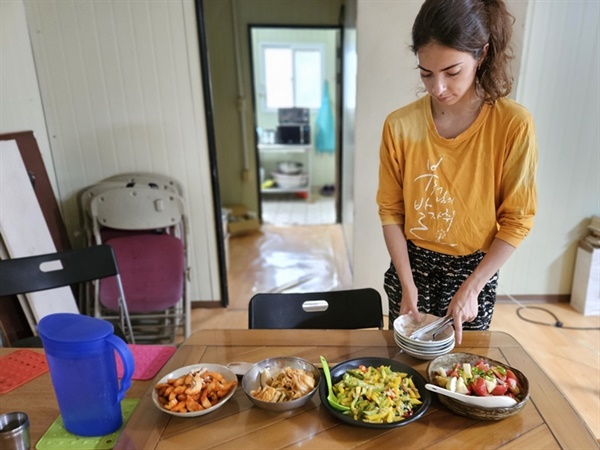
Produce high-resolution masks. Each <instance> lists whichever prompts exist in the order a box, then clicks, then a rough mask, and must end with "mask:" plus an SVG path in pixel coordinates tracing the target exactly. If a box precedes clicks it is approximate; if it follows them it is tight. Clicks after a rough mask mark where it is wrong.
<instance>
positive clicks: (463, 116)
mask: <svg viewBox="0 0 600 450" xmlns="http://www.w3.org/2000/svg"><path fill="white" fill-rule="evenodd" d="M482 107H483V101H482V100H481V99H478V101H477V102H473V104H472V105H469V106H467V107H465V108H464V109H461V110H460V111H457V110H456V109H455V108H451V109H448V110H444V109H443V108H441V107H440V105H439V104H438V103H437V102H435V101H434V100H433V99H432V104H431V110H432V116H433V122H434V124H435V127H436V129H437V132H438V134H439V135H440V136H441V137H443V138H446V139H454V138H456V137H457V136H459V135H460V134H461V133H464V132H465V131H466V130H467V129H468V128H469V127H470V126H471V125H472V124H473V122H475V120H477V117H478V116H479V113H480V112H481V108H482Z"/></svg>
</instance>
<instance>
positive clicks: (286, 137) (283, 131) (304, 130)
mask: <svg viewBox="0 0 600 450" xmlns="http://www.w3.org/2000/svg"><path fill="white" fill-rule="evenodd" d="M275 139H276V142H277V143H278V144H292V145H293V144H296V145H298V144H310V125H306V124H295V125H293V124H287V125H279V126H278V127H277V134H276V137H275Z"/></svg>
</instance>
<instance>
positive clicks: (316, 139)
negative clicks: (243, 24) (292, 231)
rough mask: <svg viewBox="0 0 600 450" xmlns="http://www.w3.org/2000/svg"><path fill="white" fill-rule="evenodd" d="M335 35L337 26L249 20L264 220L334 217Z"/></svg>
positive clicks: (315, 221) (309, 221)
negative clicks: (281, 24)
mask: <svg viewBox="0 0 600 450" xmlns="http://www.w3.org/2000/svg"><path fill="white" fill-rule="evenodd" d="M339 35H340V32H339V30H338V29H323V28H279V27H251V39H252V61H253V64H252V66H253V87H254V105H255V124H256V142H257V161H258V167H259V169H258V170H259V183H260V206H261V207H260V210H261V220H262V222H263V223H265V224H274V225H319V224H335V223H337V222H338V219H337V214H336V198H337V191H338V186H337V180H338V175H337V167H338V165H337V161H338V157H337V156H338V155H337V153H336V152H338V151H339V148H338V146H337V145H336V134H337V128H336V117H335V115H336V112H337V107H336V105H337V102H336V99H337V84H336V79H337V76H336V74H337V70H338V61H337V58H336V54H337V48H338V46H339ZM330 87H333V89H331V88H330Z"/></svg>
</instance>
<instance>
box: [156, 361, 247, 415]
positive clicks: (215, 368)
mask: <svg viewBox="0 0 600 450" xmlns="http://www.w3.org/2000/svg"><path fill="white" fill-rule="evenodd" d="M202 368H206V369H207V370H208V371H209V372H218V373H220V374H221V375H223V378H225V380H227V381H236V382H237V377H236V375H235V373H233V372H232V371H231V370H230V369H228V368H227V367H225V366H221V365H219V364H204V363H201V364H194V365H191V366H185V367H182V368H181V369H177V370H174V371H173V372H171V373H169V374H168V375H165V376H164V377H162V378H161V379H160V381H159V382H158V383H157V384H160V383H166V382H167V380H170V379H172V378H179V377H180V376H182V375H186V374H188V373H190V372H191V371H193V370H198V369H202ZM236 389H237V387H236V388H234V389H232V390H231V391H229V393H228V394H227V395H226V396H225V397H223V398H222V399H221V401H219V403H217V404H215V405H214V406H212V407H211V408H207V409H203V410H201V411H195V412H185V413H180V412H172V411H169V410H168V409H165V408H163V406H162V405H161V404H160V402H159V401H158V394H157V392H156V389H153V390H152V401H153V402H154V405H155V406H156V407H157V408H158V409H160V410H161V411H162V412H164V413H167V414H171V415H172V416H177V417H198V416H203V415H204V414H208V413H211V412H213V411H214V410H215V409H218V408H220V407H221V406H223V405H224V404H225V403H226V402H227V400H229V399H230V398H231V396H232V395H233V394H234V393H235V391H236Z"/></svg>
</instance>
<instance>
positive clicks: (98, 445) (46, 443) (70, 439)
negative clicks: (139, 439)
mask: <svg viewBox="0 0 600 450" xmlns="http://www.w3.org/2000/svg"><path fill="white" fill-rule="evenodd" d="M139 401H140V400H139V399H138V398H126V399H124V400H123V401H122V402H121V411H123V425H121V428H119V429H118V430H117V431H115V432H114V433H110V434H107V435H105V436H91V437H88V436H77V435H76V434H72V433H69V432H68V431H67V430H66V429H65V425H64V423H63V420H62V416H60V415H59V416H58V417H57V418H56V420H55V421H54V422H53V423H52V425H50V428H48V430H47V431H46V433H44V435H43V436H42V438H41V439H40V440H39V441H38V443H37V444H36V446H35V448H36V449H37V450H53V449H61V450H62V449H77V450H87V449H98V450H107V449H111V448H113V447H114V446H115V444H116V443H117V439H119V436H120V435H121V432H122V431H123V428H125V425H126V424H127V421H128V420H129V417H131V413H132V412H133V410H134V409H135V407H136V406H137V404H138V402H139Z"/></svg>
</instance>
